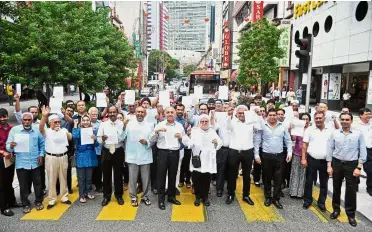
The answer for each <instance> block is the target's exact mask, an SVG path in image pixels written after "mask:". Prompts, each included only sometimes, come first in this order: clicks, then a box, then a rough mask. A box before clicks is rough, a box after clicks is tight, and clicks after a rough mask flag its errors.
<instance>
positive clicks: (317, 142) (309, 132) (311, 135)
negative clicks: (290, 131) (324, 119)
mask: <svg viewBox="0 0 372 232" xmlns="http://www.w3.org/2000/svg"><path fill="white" fill-rule="evenodd" d="M332 131H333V129H332V128H329V127H324V129H323V130H320V129H319V128H317V127H309V128H307V129H306V130H305V133H304V138H303V141H304V142H305V143H308V147H307V153H309V155H310V156H311V157H313V158H314V159H325V158H326V156H327V144H328V140H329V138H330V137H331V134H332Z"/></svg>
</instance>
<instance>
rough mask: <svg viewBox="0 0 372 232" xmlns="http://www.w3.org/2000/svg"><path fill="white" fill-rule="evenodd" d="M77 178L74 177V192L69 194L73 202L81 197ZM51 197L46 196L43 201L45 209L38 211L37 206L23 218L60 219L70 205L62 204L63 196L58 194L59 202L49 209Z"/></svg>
mask: <svg viewBox="0 0 372 232" xmlns="http://www.w3.org/2000/svg"><path fill="white" fill-rule="evenodd" d="M76 184H77V180H76V176H73V177H72V190H73V192H74V193H73V194H69V195H68V199H69V200H70V201H71V203H74V202H75V201H76V199H78V197H79V191H78V188H77V187H76ZM48 202H49V199H48V197H46V198H45V199H44V201H43V204H44V209H43V210H40V211H37V210H36V209H35V208H33V209H32V211H31V212H30V213H28V214H26V215H24V216H23V217H22V219H21V220H58V219H60V217H61V216H62V215H63V214H64V213H65V212H66V211H67V210H68V208H70V205H66V204H62V203H61V198H60V197H59V196H58V200H57V204H56V205H55V206H54V207H53V208H52V209H49V210H48V209H47V206H48Z"/></svg>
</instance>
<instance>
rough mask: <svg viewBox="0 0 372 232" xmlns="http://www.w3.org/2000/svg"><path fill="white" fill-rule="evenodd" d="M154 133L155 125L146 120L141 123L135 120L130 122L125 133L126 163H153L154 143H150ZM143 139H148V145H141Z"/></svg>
mask: <svg viewBox="0 0 372 232" xmlns="http://www.w3.org/2000/svg"><path fill="white" fill-rule="evenodd" d="M152 131H153V124H152V123H150V122H147V121H146V120H143V121H142V122H139V121H138V120H137V119H135V120H131V121H129V122H128V125H127V126H126V128H125V131H124V133H123V136H124V138H125V139H126V144H125V162H127V163H130V164H137V165H144V164H151V163H152V162H153V160H152V149H151V146H152V143H151V142H150V135H151V132H152ZM141 139H146V141H147V144H146V145H144V144H142V143H140V142H139V141H140V140H141Z"/></svg>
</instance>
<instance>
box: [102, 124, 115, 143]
mask: <svg viewBox="0 0 372 232" xmlns="http://www.w3.org/2000/svg"><path fill="white" fill-rule="evenodd" d="M104 134H105V135H106V136H107V139H106V141H105V143H106V144H118V143H119V138H118V132H117V130H116V129H114V128H111V129H110V130H105V131H104Z"/></svg>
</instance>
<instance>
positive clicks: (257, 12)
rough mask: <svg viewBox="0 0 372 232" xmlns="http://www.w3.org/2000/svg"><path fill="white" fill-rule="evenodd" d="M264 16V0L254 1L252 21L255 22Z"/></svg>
mask: <svg viewBox="0 0 372 232" xmlns="http://www.w3.org/2000/svg"><path fill="white" fill-rule="evenodd" d="M262 18H263V1H254V2H253V14H252V22H254V23H255V22H257V21H258V20H260V19H262Z"/></svg>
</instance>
